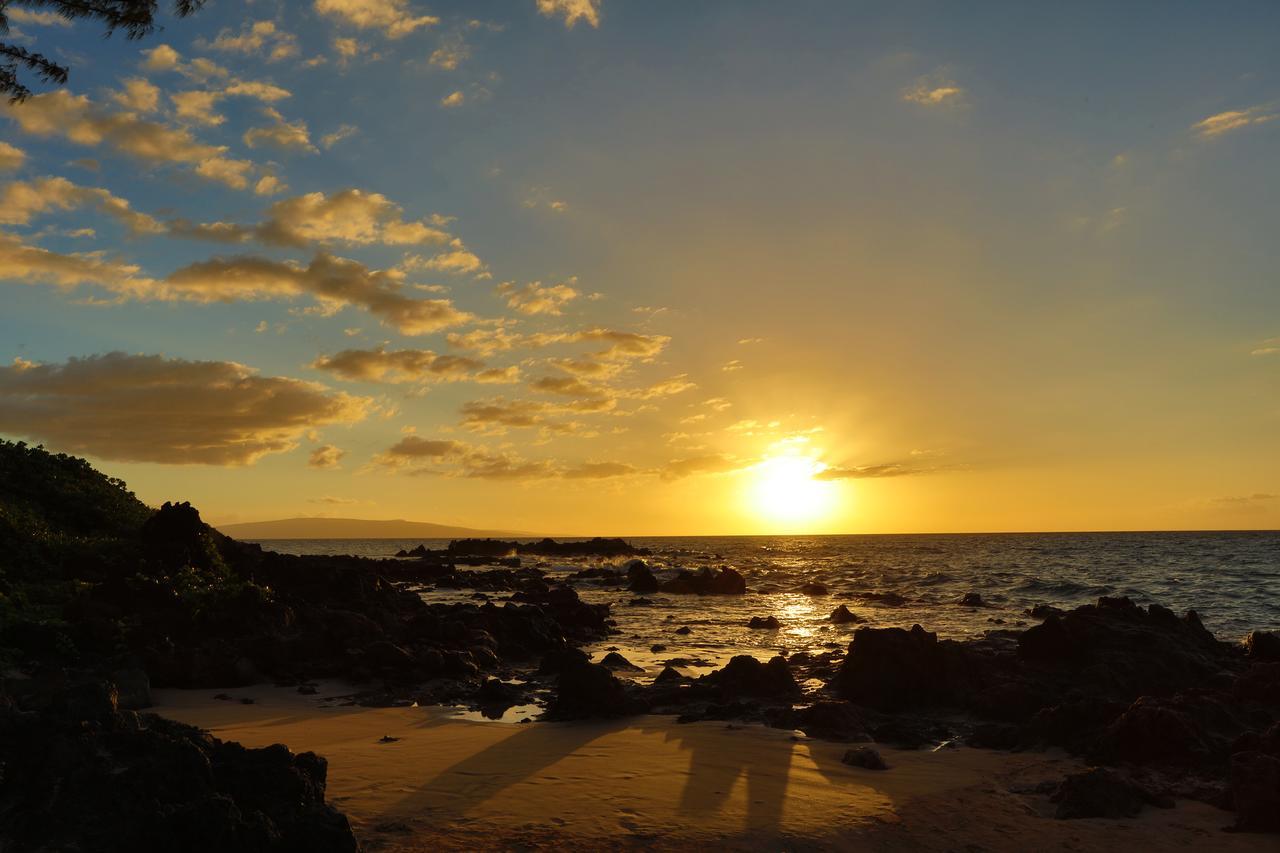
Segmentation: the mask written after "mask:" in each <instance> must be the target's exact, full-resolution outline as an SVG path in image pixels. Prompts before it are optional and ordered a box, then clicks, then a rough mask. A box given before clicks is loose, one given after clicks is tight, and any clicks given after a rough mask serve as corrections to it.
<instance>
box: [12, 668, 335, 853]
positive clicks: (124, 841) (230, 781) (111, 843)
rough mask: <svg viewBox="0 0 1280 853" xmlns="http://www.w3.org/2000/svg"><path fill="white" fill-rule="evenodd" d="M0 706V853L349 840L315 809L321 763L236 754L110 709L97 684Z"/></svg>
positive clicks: (268, 846) (266, 753)
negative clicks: (29, 704)
mask: <svg viewBox="0 0 1280 853" xmlns="http://www.w3.org/2000/svg"><path fill="white" fill-rule="evenodd" d="M72 692H73V693H74V694H75V695H74V696H73V697H72V696H66V695H61V696H60V695H59V694H55V695H53V696H48V695H46V696H45V697H44V699H45V702H44V709H43V710H41V711H39V712H34V711H26V710H23V709H22V708H21V707H17V708H6V709H4V710H0V755H3V756H4V777H3V780H2V781H0V846H3V847H4V848H5V849H9V848H10V847H12V848H13V849H15V850H19V849H42V850H54V849H57V850H101V851H121V853H123V852H124V851H152V850H154V851H162V850H190V851H208V853H214V851H224V850H254V851H282V853H283V851H295V850H313V851H333V853H354V851H357V850H359V849H360V848H359V844H358V843H357V842H356V839H355V836H354V835H352V833H351V828H350V826H349V825H348V823H347V819H346V818H345V817H344V816H343V815H342V814H341V813H340V812H338V811H336V810H335V809H333V807H332V806H329V805H327V804H325V802H324V794H325V776H326V765H325V760H324V759H323V758H320V757H319V756H317V755H315V754H313V753H309V752H307V753H302V754H298V755H295V754H293V753H291V752H290V751H289V750H288V749H286V748H285V747H283V746H280V745H276V746H271V747H267V748H265V749H245V748H244V747H242V746H240V745H239V744H235V743H227V742H223V741H221V740H219V739H217V738H214V737H212V736H210V735H209V734H207V733H205V732H202V731H200V730H199V729H196V728H193V727H191V726H186V725H183V724H181V723H175V722H172V721H169V720H166V719H163V718H161V717H156V716H153V715H150V714H143V715H139V714H136V713H134V712H132V711H120V710H118V709H116V707H115V704H114V700H115V692H114V689H113V688H112V687H111V686H109V685H107V684H105V683H101V682H99V683H94V682H87V683H83V684H80V685H77V686H76V688H75V690H74V691H72Z"/></svg>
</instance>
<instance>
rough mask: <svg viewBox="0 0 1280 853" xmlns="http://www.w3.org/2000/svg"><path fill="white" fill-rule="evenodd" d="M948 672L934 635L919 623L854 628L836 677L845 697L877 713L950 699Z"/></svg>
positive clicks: (950, 674)
mask: <svg viewBox="0 0 1280 853" xmlns="http://www.w3.org/2000/svg"><path fill="white" fill-rule="evenodd" d="M951 680H952V673H951V671H950V670H949V668H948V656H947V655H946V654H945V653H944V650H943V647H942V646H941V645H940V644H939V643H938V635H937V634H934V633H932V632H929V631H926V630H924V629H923V628H921V627H920V626H919V625H914V626H912V628H911V630H910V631H904V630H903V629H901V628H859V629H858V630H856V631H854V633H853V642H852V643H850V644H849V654H848V656H847V657H846V658H845V660H844V663H843V664H842V665H841V667H840V671H839V673H838V674H837V676H836V684H835V686H836V691H837V692H838V693H839V695H840V696H841V697H843V698H845V699H850V700H852V701H854V702H857V703H859V704H862V705H867V706H869V707H872V708H879V709H881V710H895V709H898V708H905V707H910V706H913V705H915V706H919V705H930V704H936V703H938V702H942V701H944V700H946V699H948V698H950V697H951V691H950V689H949V688H950V682H951Z"/></svg>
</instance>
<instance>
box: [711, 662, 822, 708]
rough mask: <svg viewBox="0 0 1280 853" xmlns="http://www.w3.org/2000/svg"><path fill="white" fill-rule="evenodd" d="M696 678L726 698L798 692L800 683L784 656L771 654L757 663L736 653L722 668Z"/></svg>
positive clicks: (777, 695) (784, 694)
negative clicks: (767, 660)
mask: <svg viewBox="0 0 1280 853" xmlns="http://www.w3.org/2000/svg"><path fill="white" fill-rule="evenodd" d="M699 682H701V683H703V684H706V685H710V686H712V687H714V688H715V689H716V691H717V692H718V693H719V695H720V696H722V697H726V698H728V697H739V696H760V697H769V698H779V697H786V696H797V695H799V693H800V686H799V685H798V684H796V680H795V678H794V677H793V676H792V675H791V668H790V667H789V666H787V659H786V658H784V657H774V658H771V659H770V660H769V662H768V663H761V662H760V661H758V660H756V659H755V658H753V657H751V656H750V655H737V656H736V657H734V658H733V659H732V660H730V661H729V663H727V664H725V666H724V668H723V669H718V670H716V671H715V672H711V673H708V674H707V675H704V676H703V677H702V678H700V679H699Z"/></svg>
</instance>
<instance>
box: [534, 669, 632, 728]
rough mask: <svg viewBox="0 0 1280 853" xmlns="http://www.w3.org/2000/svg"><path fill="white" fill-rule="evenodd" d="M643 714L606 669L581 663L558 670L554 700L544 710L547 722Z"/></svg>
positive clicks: (616, 679) (624, 688) (616, 678)
mask: <svg viewBox="0 0 1280 853" xmlns="http://www.w3.org/2000/svg"><path fill="white" fill-rule="evenodd" d="M643 710H644V707H643V705H642V704H641V703H637V702H636V701H633V699H632V698H631V696H630V695H629V694H628V692H627V688H626V686H625V685H624V684H623V683H622V682H621V681H619V680H618V677H617V676H615V675H614V674H613V673H612V672H611V671H610V670H609V668H608V667H605V666H602V665H600V664H598V663H588V662H586V661H580V662H578V663H574V664H570V665H569V666H567V667H565V668H564V669H563V670H561V672H560V675H559V677H558V678H557V680H556V696H555V699H554V701H552V703H551V706H550V707H549V708H548V709H547V713H546V714H545V719H548V720H580V719H586V718H590V717H623V716H627V715H629V714H634V713H640V712H642V711H643Z"/></svg>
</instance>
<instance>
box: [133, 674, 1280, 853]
mask: <svg viewBox="0 0 1280 853" xmlns="http://www.w3.org/2000/svg"><path fill="white" fill-rule="evenodd" d="M219 692H226V693H227V694H229V695H231V696H232V697H233V699H234V700H238V699H240V698H241V697H248V698H252V699H254V703H253V704H241V703H240V702H238V701H225V700H215V699H213V698H212V696H213V695H214V694H217V693H219ZM343 692H344V691H343V689H342V688H341V686H340V685H323V686H322V688H321V692H320V694H319V695H318V696H315V697H307V696H300V695H299V694H297V693H296V692H294V691H293V690H290V689H284V688H275V687H269V686H261V687H250V688H236V689H230V690H227V691H218V690H194V691H184V690H157V691H155V697H154V698H155V701H156V707H155V708H153V709H151V710H152V711H154V712H156V713H160V714H163V715H164V716H167V717H170V718H173V719H176V720H181V721H183V722H187V723H192V724H195V725H199V726H201V727H204V728H207V729H209V730H211V731H212V732H213V733H214V734H215V735H217V736H218V737H221V738H223V739H226V740H234V741H239V742H240V743H243V744H244V745H246V746H266V745H268V744H272V743H284V744H286V745H288V746H289V748H290V749H292V750H294V751H295V752H300V751H306V750H312V751H315V752H317V753H319V754H321V755H323V756H325V757H326V758H327V759H328V761H329V799H330V801H331V802H332V803H333V804H334V805H335V806H337V807H338V808H339V809H341V810H343V811H344V812H345V813H346V814H347V816H348V817H349V818H350V819H351V822H352V825H353V826H354V828H355V830H356V833H357V835H358V836H359V837H360V838H361V839H362V841H363V842H364V844H365V845H366V848H367V849H368V850H370V851H397V853H398V851H411V850H464V849H467V850H469V849H491V848H495V847H497V848H511V847H517V848H522V849H559V848H565V847H581V848H583V849H592V850H601V849H605V850H609V849H633V848H645V849H669V850H677V849H680V850H688V849H691V848H693V847H696V846H699V845H701V846H708V847H715V848H716V849H731V850H778V849H787V850H833V849H859V850H877V851H879V850H885V851H888V850H927V851H935V850H936V851H959V850H1010V851H1012V850H1028V849H1042V850H1117V851H1119V850H1126V851H1127V850H1135V849H1144V848H1146V849H1158V850H1197V849H1199V850H1209V849H1212V850H1222V851H1236V850H1239V851H1253V850H1258V851H1262V850H1271V849H1273V847H1272V845H1273V844H1274V840H1273V839H1271V838H1268V837H1266V836H1256V835H1243V834H1234V833H1227V832H1223V831H1222V829H1221V828H1222V827H1224V826H1226V825H1228V824H1230V823H1231V819H1232V816H1231V815H1230V814H1228V813H1227V812H1223V811H1220V810H1218V809H1214V808H1212V807H1210V806H1206V805H1204V804H1201V803H1195V802H1190V801H1179V802H1178V805H1177V807H1176V808H1174V809H1153V808H1148V809H1146V810H1144V811H1143V813H1142V815H1141V816H1140V817H1139V818H1138V819H1135V820H1072V821H1059V820H1054V819H1053V818H1052V817H1051V813H1052V805H1051V804H1050V803H1049V802H1048V800H1047V798H1046V797H1044V796H1043V795H1034V794H1026V793H1015V792H1014V791H1015V790H1026V789H1028V788H1029V787H1030V786H1032V785H1034V784H1035V783H1036V782H1040V781H1042V780H1046V779H1055V780H1056V779H1060V778H1061V777H1062V775H1063V774H1064V773H1067V772H1071V771H1073V770H1075V769H1078V768H1079V767H1080V766H1081V765H1080V764H1079V762H1077V761H1075V760H1073V759H1070V758H1068V757H1066V756H1064V755H1062V754H1055V753H1027V754H1015V755H1010V754H1006V753H1000V752H993V751H987V750H974V749H966V748H958V749H943V750H940V751H937V752H930V751H905V750H894V749H881V750H880V751H881V753H882V755H883V756H884V758H885V760H886V762H888V764H889V765H890V768H891V769H890V770H888V771H884V772H877V771H871V770H864V769H860V768H853V767H848V766H845V765H844V764H842V763H841V762H840V758H841V756H842V755H843V754H844V751H845V750H846V749H847V748H848V745H846V744H836V743H827V742H824V741H816V740H809V739H807V738H798V737H793V734H792V733H791V732H788V731H780V730H777V729H768V728H763V727H760V726H740V725H728V724H725V723H712V722H703V723H693V724H688V725H679V724H677V723H676V722H675V721H674V719H672V718H670V717H657V716H645V717H635V718H630V719H627V720H622V721H606V722H579V723H530V724H523V725H511V724H504V723H493V722H479V721H475V720H468V719H460V718H458V717H455V716H450V715H449V713H448V712H447V711H444V710H441V709H436V708H361V707H357V706H343V705H341V704H340V703H341V701H342V700H340V699H333V698H326V697H335V696H340V695H341V694H342V693H343ZM384 736H390V737H393V738H398V740H396V741H394V742H388V743H380V742H379V740H380V739H381V738H383V737H384Z"/></svg>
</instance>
